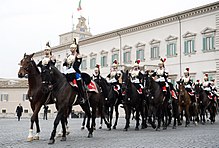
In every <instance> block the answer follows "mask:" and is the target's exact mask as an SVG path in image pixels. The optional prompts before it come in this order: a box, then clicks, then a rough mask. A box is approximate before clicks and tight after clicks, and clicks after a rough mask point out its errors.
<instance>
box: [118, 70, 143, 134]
mask: <svg viewBox="0 0 219 148" xmlns="http://www.w3.org/2000/svg"><path fill="white" fill-rule="evenodd" d="M122 94H124V98H123V100H124V109H125V119H126V125H125V128H124V130H125V131H127V130H128V128H129V124H130V116H131V111H132V110H133V108H134V109H135V112H136V116H135V119H136V126H135V130H139V120H140V118H139V117H140V113H141V116H142V128H144V127H145V124H146V123H145V109H144V107H145V105H144V98H143V96H141V95H140V94H139V93H138V91H137V88H136V87H135V85H134V84H132V82H131V80H130V76H129V73H128V71H126V73H123V74H122Z"/></svg>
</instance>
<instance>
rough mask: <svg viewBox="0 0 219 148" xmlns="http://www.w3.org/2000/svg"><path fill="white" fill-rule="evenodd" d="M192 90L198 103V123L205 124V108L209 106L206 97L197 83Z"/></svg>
mask: <svg viewBox="0 0 219 148" xmlns="http://www.w3.org/2000/svg"><path fill="white" fill-rule="evenodd" d="M194 90H195V97H196V99H197V102H198V109H199V112H200V121H201V123H202V124H205V122H206V120H205V115H206V111H207V106H208V104H209V99H208V95H207V94H206V92H205V91H204V90H203V89H202V87H201V85H200V84H198V83H196V84H195V87H194Z"/></svg>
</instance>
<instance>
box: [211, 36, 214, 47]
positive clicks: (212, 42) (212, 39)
mask: <svg viewBox="0 0 219 148" xmlns="http://www.w3.org/2000/svg"><path fill="white" fill-rule="evenodd" d="M211 44H212V45H211V49H214V36H212V37H211Z"/></svg>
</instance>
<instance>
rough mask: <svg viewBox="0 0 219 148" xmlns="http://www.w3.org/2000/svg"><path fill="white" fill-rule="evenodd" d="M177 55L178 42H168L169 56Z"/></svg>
mask: <svg viewBox="0 0 219 148" xmlns="http://www.w3.org/2000/svg"><path fill="white" fill-rule="evenodd" d="M172 56H176V43H168V44H167V57H172Z"/></svg>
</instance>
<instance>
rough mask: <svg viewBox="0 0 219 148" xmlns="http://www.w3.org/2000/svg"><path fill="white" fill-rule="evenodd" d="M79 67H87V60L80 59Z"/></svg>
mask: <svg viewBox="0 0 219 148" xmlns="http://www.w3.org/2000/svg"><path fill="white" fill-rule="evenodd" d="M81 69H82V70H84V69H87V60H86V59H83V60H82V63H81Z"/></svg>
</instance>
